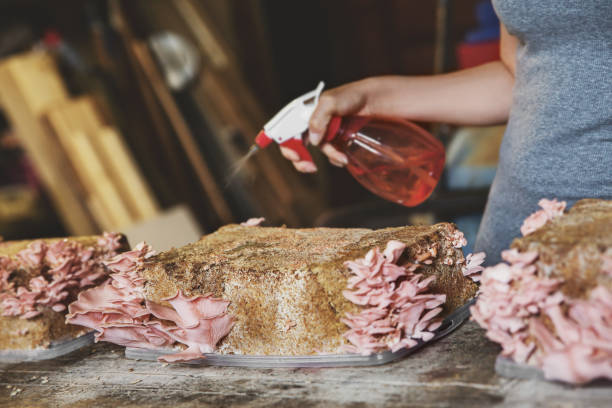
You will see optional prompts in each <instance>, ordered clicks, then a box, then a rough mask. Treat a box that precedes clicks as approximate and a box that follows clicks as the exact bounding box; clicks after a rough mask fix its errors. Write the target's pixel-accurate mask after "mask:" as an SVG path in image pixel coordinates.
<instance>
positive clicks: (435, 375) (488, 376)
mask: <svg viewBox="0 0 612 408" xmlns="http://www.w3.org/2000/svg"><path fill="white" fill-rule="evenodd" d="M498 352H499V349H498V347H497V346H496V345H495V344H493V343H491V342H489V341H487V339H486V338H485V337H484V335H483V332H482V330H480V329H479V328H478V327H477V326H476V325H475V324H474V323H472V322H469V323H466V324H465V325H464V326H463V327H461V328H460V329H459V330H458V331H456V332H455V333H453V334H451V335H450V336H448V337H446V338H444V339H442V340H440V341H439V342H437V343H435V344H433V345H431V346H428V347H426V348H425V349H423V350H421V351H420V352H418V353H416V354H415V355H413V356H410V357H408V358H406V359H404V360H402V361H399V362H397V363H394V364H388V365H385V366H379V367H365V368H325V369H275V370H272V369H242V368H222V367H193V366H187V365H165V364H160V363H156V362H147V361H134V360H126V359H125V358H124V357H123V349H122V348H120V347H117V346H114V345H110V344H103V343H102V344H96V345H94V346H91V347H89V348H86V349H83V350H80V351H78V352H75V353H72V354H71V355H68V356H64V357H63V358H60V359H56V360H51V361H46V362H38V363H22V364H14V365H6V364H5V365H0V368H1V369H2V373H1V374H0V406H2V407H118V406H133V407H157V406H164V407H169V408H179V407H196V406H197V407H226V406H232V407H234V406H239V407H268V406H279V407H327V406H341V407H462V406H467V407H473V406H486V407H490V406H503V407H530V406H532V407H544V406H553V407H612V385H611V384H610V383H608V382H599V383H596V384H592V385H589V386H586V387H572V386H568V385H562V384H557V383H549V382H544V381H537V380H529V381H527V380H515V379H507V378H502V377H499V376H497V375H496V374H495V372H494V369H493V364H494V360H495V356H496V355H497V353H498Z"/></svg>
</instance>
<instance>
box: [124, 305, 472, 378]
mask: <svg viewBox="0 0 612 408" xmlns="http://www.w3.org/2000/svg"><path fill="white" fill-rule="evenodd" d="M473 302H474V300H472V301H470V302H468V303H466V304H465V305H463V306H461V307H459V308H458V309H457V310H455V311H454V312H453V313H451V314H450V315H449V316H447V317H446V318H445V319H444V321H443V322H442V325H441V326H440V328H439V329H438V330H436V334H435V336H434V337H433V338H432V339H431V340H429V341H426V342H425V341H419V342H418V344H417V345H416V346H414V347H411V348H409V349H401V350H398V351H396V352H394V353H392V352H390V351H385V352H383V353H376V354H371V355H369V356H362V355H360V354H327V355H325V354H322V355H309V356H257V355H240V354H218V353H207V354H204V355H205V357H206V358H203V359H201V360H194V361H190V362H188V363H186V364H194V365H204V366H207V365H210V366H226V367H251V368H283V367H284V368H302V367H349V366H350V367H358V366H376V365H381V364H387V363H391V362H393V361H397V360H399V359H401V358H403V357H406V356H407V355H410V354H412V353H414V352H415V351H417V350H419V349H421V348H422V347H424V346H426V345H427V344H430V343H433V342H434V341H436V340H438V339H441V338H442V337H444V336H446V335H447V334H449V333H451V332H452V331H453V330H455V329H456V328H458V327H459V326H460V325H461V324H462V323H463V322H464V321H465V320H467V318H468V317H469V316H470V309H469V308H470V306H471V305H472V304H473ZM175 351H176V350H173V349H160V350H146V349H139V348H132V347H127V348H126V349H125V357H126V358H129V359H133V360H148V361H155V360H157V358H158V357H160V356H163V355H165V354H172V353H173V352H175Z"/></svg>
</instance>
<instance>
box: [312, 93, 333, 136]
mask: <svg viewBox="0 0 612 408" xmlns="http://www.w3.org/2000/svg"><path fill="white" fill-rule="evenodd" d="M335 105H336V102H335V98H334V97H333V96H331V95H330V93H329V92H323V94H322V95H321V97H320V98H319V103H318V104H317V106H316V108H315V110H314V111H313V112H312V116H311V117H310V122H309V124H308V139H309V141H310V143H312V144H313V145H315V146H316V145H318V144H319V143H321V140H322V139H323V136H324V135H325V130H326V129H327V124H328V123H329V121H330V119H331V117H332V115H333V114H334V112H335Z"/></svg>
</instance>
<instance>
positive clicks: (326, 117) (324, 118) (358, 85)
mask: <svg viewBox="0 0 612 408" xmlns="http://www.w3.org/2000/svg"><path fill="white" fill-rule="evenodd" d="M370 82H371V80H368V79H365V80H361V81H357V82H352V83H350V84H346V85H343V86H340V87H338V88H334V89H330V90H328V91H325V92H323V93H322V94H321V96H320V98H319V103H318V105H317V106H316V108H315V110H314V112H313V113H312V116H311V118H310V123H309V129H308V136H307V140H306V143H311V144H313V145H315V146H317V145H319V144H320V143H321V140H322V139H323V137H324V136H325V131H326V130H327V125H328V124H329V121H330V120H331V118H332V116H335V115H338V116H347V115H367V114H368V107H367V101H368V91H367V89H368V88H369V87H370V86H369V83H370ZM280 150H281V153H282V155H283V156H284V157H285V158H286V159H289V160H291V161H292V162H293V166H294V167H295V168H296V169H297V170H298V171H300V172H303V173H314V172H315V171H317V167H316V166H315V165H314V163H312V162H309V161H300V160H299V157H298V155H297V153H296V152H294V151H293V150H291V149H287V148H284V147H281V148H280ZM321 151H322V152H323V153H324V154H325V155H326V156H327V157H328V158H329V161H330V163H331V164H333V165H334V166H338V167H344V166H345V165H346V164H347V163H348V160H347V157H346V155H344V154H343V153H341V152H339V151H338V150H336V149H335V148H334V147H333V146H332V145H331V144H329V143H324V144H323V145H322V146H321Z"/></svg>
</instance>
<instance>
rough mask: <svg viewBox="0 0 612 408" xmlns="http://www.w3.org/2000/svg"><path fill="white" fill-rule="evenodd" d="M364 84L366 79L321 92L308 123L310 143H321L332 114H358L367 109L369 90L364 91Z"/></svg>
mask: <svg viewBox="0 0 612 408" xmlns="http://www.w3.org/2000/svg"><path fill="white" fill-rule="evenodd" d="M364 84H367V83H366V82H365V80H364V81H358V82H353V83H350V84H346V85H343V86H341V87H338V88H334V89H331V90H329V91H325V92H323V93H322V94H321V96H320V97H319V103H318V104H317V106H316V107H315V110H314V111H313V112H312V115H311V117H310V122H309V124H308V139H309V140H310V143H312V144H313V145H318V144H320V143H321V140H323V137H324V136H325V132H326V130H327V125H328V124H329V121H330V120H331V118H332V116H334V115H338V116H346V115H357V114H363V113H365V112H366V111H367V108H366V104H367V92H365V91H364V86H365V85H364Z"/></svg>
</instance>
